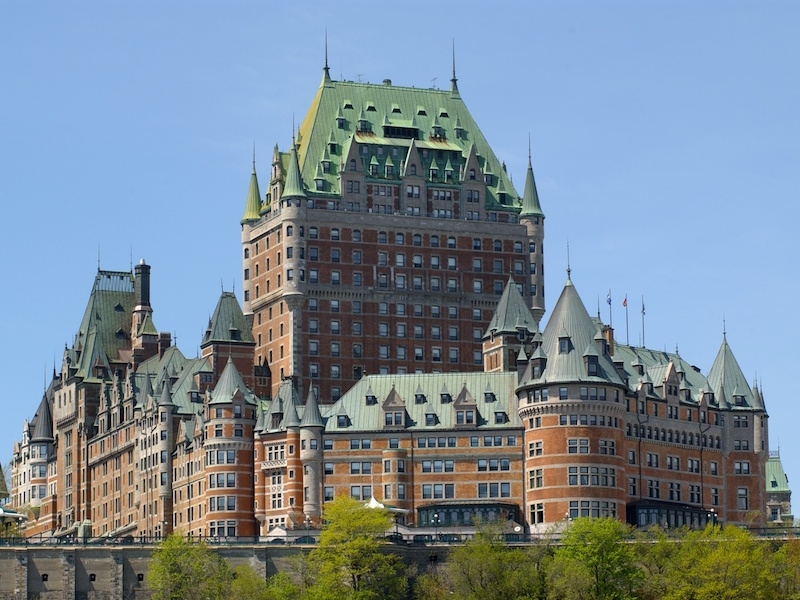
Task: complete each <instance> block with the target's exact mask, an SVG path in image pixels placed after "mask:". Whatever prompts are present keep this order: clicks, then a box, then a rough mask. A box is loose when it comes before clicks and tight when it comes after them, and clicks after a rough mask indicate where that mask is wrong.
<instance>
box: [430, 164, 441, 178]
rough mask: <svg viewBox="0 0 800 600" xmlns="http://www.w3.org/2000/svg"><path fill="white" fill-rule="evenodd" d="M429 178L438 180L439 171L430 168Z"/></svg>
mask: <svg viewBox="0 0 800 600" xmlns="http://www.w3.org/2000/svg"><path fill="white" fill-rule="evenodd" d="M430 177H431V179H438V178H439V169H435V168H433V167H431V170H430Z"/></svg>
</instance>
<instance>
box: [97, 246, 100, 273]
mask: <svg viewBox="0 0 800 600" xmlns="http://www.w3.org/2000/svg"><path fill="white" fill-rule="evenodd" d="M97 270H98V271H99V270H100V243H99V242H98V243H97Z"/></svg>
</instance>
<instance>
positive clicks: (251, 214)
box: [242, 160, 261, 224]
mask: <svg viewBox="0 0 800 600" xmlns="http://www.w3.org/2000/svg"><path fill="white" fill-rule="evenodd" d="M260 210H261V192H260V191H259V189H258V176H257V175H256V161H255V160H253V173H252V174H251V175H250V187H249V188H248V189H247V201H246V202H245V205H244V216H243V217H242V223H243V224H244V223H248V222H251V221H258V213H259V211H260Z"/></svg>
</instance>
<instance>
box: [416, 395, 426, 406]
mask: <svg viewBox="0 0 800 600" xmlns="http://www.w3.org/2000/svg"><path fill="white" fill-rule="evenodd" d="M414 404H425V394H423V393H421V392H420V393H417V394H415V395H414Z"/></svg>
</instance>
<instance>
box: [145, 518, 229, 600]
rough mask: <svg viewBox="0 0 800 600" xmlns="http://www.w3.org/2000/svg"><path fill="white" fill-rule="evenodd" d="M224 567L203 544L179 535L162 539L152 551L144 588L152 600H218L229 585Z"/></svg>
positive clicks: (217, 556)
mask: <svg viewBox="0 0 800 600" xmlns="http://www.w3.org/2000/svg"><path fill="white" fill-rule="evenodd" d="M231 579H232V575H231V571H230V569H229V568H228V564H227V563H226V562H225V561H224V560H223V559H222V558H221V557H220V556H219V555H218V554H217V553H216V552H214V551H213V550H212V549H211V548H209V547H208V545H207V544H205V543H204V542H188V541H186V540H185V539H184V538H183V537H182V536H181V535H180V534H177V533H173V534H171V535H169V536H168V537H166V538H165V539H164V540H163V541H162V542H161V543H159V544H158V546H156V548H155V550H153V555H152V557H151V559H150V567H149V568H148V570H147V587H148V588H149V589H150V590H151V591H152V594H153V595H152V598H153V600H218V599H222V598H226V597H227V595H228V592H229V590H230V586H231Z"/></svg>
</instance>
